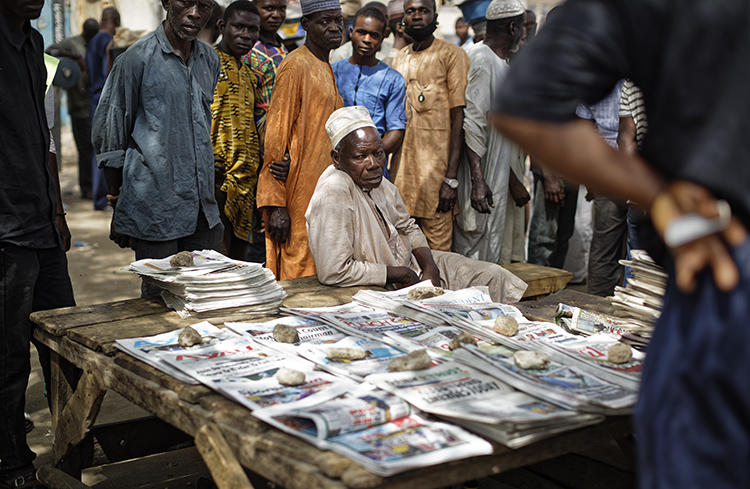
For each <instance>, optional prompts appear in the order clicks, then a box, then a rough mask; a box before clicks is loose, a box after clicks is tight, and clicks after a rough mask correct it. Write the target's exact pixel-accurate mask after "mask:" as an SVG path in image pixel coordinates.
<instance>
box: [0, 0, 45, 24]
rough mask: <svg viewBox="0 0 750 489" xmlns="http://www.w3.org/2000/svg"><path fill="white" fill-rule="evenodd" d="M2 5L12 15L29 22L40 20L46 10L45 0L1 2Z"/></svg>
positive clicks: (0, 0)
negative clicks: (43, 10) (44, 9)
mask: <svg viewBox="0 0 750 489" xmlns="http://www.w3.org/2000/svg"><path fill="white" fill-rule="evenodd" d="M0 3H1V4H2V6H3V7H4V8H5V9H6V10H8V11H10V12H11V13H12V14H15V15H17V16H18V17H21V18H22V19H29V20H30V19H36V18H39V16H40V15H42V8H44V0H0ZM3 15H5V14H3Z"/></svg>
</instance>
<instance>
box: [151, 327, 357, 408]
mask: <svg viewBox="0 0 750 489" xmlns="http://www.w3.org/2000/svg"><path fill="white" fill-rule="evenodd" d="M163 359H164V361H166V362H167V363H169V364H170V365H171V366H173V367H175V368H176V369H178V370H180V371H181V372H183V373H185V374H187V375H189V376H191V377H193V378H195V379H196V380H198V381H199V382H201V383H202V384H204V385H206V386H207V387H209V388H211V389H213V390H215V391H217V392H219V393H220V394H223V395H225V396H227V397H228V398H230V399H232V400H234V401H236V402H238V403H239V404H241V405H243V406H245V407H247V408H248V409H259V408H266V407H270V406H276V405H278V404H299V403H302V404H304V403H307V402H311V401H316V400H317V399H329V398H331V397H333V396H335V395H337V394H339V393H341V392H345V391H347V390H350V389H352V388H353V387H354V386H355V385H356V384H354V383H352V382H351V381H348V380H346V379H340V378H338V377H335V376H333V375H331V374H329V373H326V372H320V371H317V370H315V368H314V367H315V365H314V364H313V363H311V362H308V361H306V360H303V359H301V358H295V357H289V356H288V355H284V354H282V353H279V352H277V351H274V350H271V349H269V348H267V347H265V346H263V345H261V344H259V343H257V342H255V341H253V340H252V339H251V338H248V337H245V336H240V337H235V338H231V339H228V340H224V341H219V342H216V343H213V344H211V345H208V346H204V347H200V348H195V349H191V350H190V351H187V352H170V353H167V354H165V355H164V358H163ZM281 368H287V369H294V370H297V371H300V372H303V373H304V374H305V379H304V382H303V383H302V384H300V385H296V386H287V385H282V384H280V383H279V381H278V380H277V379H276V377H275V375H276V373H277V372H278V371H279V370H280V369H281Z"/></svg>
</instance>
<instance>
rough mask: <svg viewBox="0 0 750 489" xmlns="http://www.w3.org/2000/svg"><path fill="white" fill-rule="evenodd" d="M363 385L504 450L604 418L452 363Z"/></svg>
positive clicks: (372, 378) (385, 376)
mask: <svg viewBox="0 0 750 489" xmlns="http://www.w3.org/2000/svg"><path fill="white" fill-rule="evenodd" d="M365 380H366V381H367V382H369V383H371V384H374V385H376V386H378V387H380V388H381V389H383V390H386V391H388V392H392V393H393V394H395V395H397V396H399V397H401V398H403V399H404V400H405V401H408V402H409V403H411V404H413V405H414V406H416V407H417V408H419V409H421V410H423V411H425V412H428V413H431V414H435V415H438V416H441V417H446V418H448V419H449V420H450V421H452V422H454V423H458V424H461V425H463V426H465V427H467V428H469V429H471V430H472V431H475V432H476V433H478V434H480V435H484V436H488V437H491V438H493V439H494V440H496V441H498V442H500V443H502V444H504V445H506V446H508V447H510V448H518V447H520V446H524V445H527V444H529V443H531V442H533V441H537V440H539V439H541V438H543V437H545V436H548V435H549V434H553V433H559V432H561V431H565V430H568V429H574V428H578V427H580V426H584V425H587V424H593V423H597V422H599V421H601V420H602V419H604V418H603V417H602V416H599V415H592V414H582V413H576V412H574V411H569V410H565V409H562V408H560V407H558V406H555V405H553V404H550V403H548V402H544V401H542V400H539V399H536V398H534V397H531V396H529V395H528V394H524V393H522V392H519V391H517V390H515V389H513V388H512V387H510V386H509V385H507V384H505V383H503V382H501V381H499V380H497V379H495V378H493V377H490V376H488V375H485V374H482V373H480V372H478V371H477V370H474V369H473V368H471V367H468V366H464V365H460V364H458V363H455V362H447V363H443V364H441V365H438V366H435V367H432V368H430V369H428V370H421V371H414V372H393V373H386V374H375V375H370V376H368V377H367V378H366V379H365ZM465 421H468V422H470V423H471V426H468V425H466V424H464V422H465Z"/></svg>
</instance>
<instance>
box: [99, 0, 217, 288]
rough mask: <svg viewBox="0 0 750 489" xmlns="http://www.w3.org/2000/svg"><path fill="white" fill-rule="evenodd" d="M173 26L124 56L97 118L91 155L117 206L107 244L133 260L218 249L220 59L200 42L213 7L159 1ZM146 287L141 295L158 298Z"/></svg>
mask: <svg viewBox="0 0 750 489" xmlns="http://www.w3.org/2000/svg"><path fill="white" fill-rule="evenodd" d="M162 5H163V6H164V8H165V9H166V10H167V18H166V20H165V21H164V23H163V24H162V25H160V26H159V27H158V28H157V29H156V31H154V32H152V33H151V34H149V35H148V36H146V37H144V38H143V39H141V40H140V41H138V42H136V43H135V44H133V45H132V46H131V47H130V48H128V50H127V51H125V53H123V54H122V55H120V56H118V58H117V60H116V62H115V65H114V67H113V68H112V73H111V74H110V76H109V78H108V79H107V83H106V85H105V86H104V90H103V92H102V98H101V101H100V102H99V106H98V107H97V109H96V115H95V116H94V131H93V139H94V147H95V149H96V153H97V161H98V162H99V165H100V166H101V167H103V168H104V174H105V177H106V179H107V189H108V195H107V199H108V200H109V201H110V204H111V205H112V206H113V207H114V209H115V212H114V216H113V218H112V231H111V235H110V237H111V239H112V240H114V241H115V242H116V243H117V244H119V245H120V246H122V247H125V246H130V247H132V248H133V249H134V250H135V258H136V259H137V260H140V259H142V258H165V257H167V256H169V255H172V254H174V253H177V252H178V251H183V250H202V249H208V248H210V249H214V250H219V249H220V247H221V238H222V233H223V226H222V224H221V222H220V220H219V209H218V206H217V205H216V199H215V197H214V152H213V146H212V144H211V137H210V130H211V102H212V99H213V93H214V88H215V87H216V81H217V79H218V76H219V57H218V55H217V54H216V51H214V50H213V49H212V48H211V47H210V46H209V45H208V44H206V43H204V42H202V41H198V40H196V37H197V36H198V32H199V31H200V30H201V28H202V27H203V26H204V25H205V23H206V22H207V21H208V18H209V17H210V16H211V11H212V9H213V4H212V3H211V0H194V1H177V0H162ZM158 293H159V291H158V289H157V288H155V287H154V286H150V285H149V284H144V285H143V286H142V287H141V295H142V296H144V297H148V296H152V295H157V294H158Z"/></svg>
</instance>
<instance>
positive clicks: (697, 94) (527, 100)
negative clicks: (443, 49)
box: [495, 0, 750, 489]
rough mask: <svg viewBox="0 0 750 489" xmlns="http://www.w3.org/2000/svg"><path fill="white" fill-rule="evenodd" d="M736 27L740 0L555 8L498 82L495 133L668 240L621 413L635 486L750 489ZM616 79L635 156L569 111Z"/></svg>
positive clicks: (745, 196) (742, 10) (743, 97)
mask: <svg viewBox="0 0 750 489" xmlns="http://www.w3.org/2000/svg"><path fill="white" fill-rule="evenodd" d="M747 20H748V5H747V2H746V1H740V0H729V1H726V2H721V3H720V4H717V3H716V2H714V1H710V0H703V1H696V2H692V3H691V4H690V7H689V8H685V4H684V2H680V1H676V0H660V1H654V0H629V1H627V2H610V1H604V0H568V2H566V3H565V4H563V6H561V7H560V12H559V14H558V15H557V16H556V17H555V18H554V19H552V20H550V21H549V22H548V24H547V25H546V27H545V28H544V29H542V31H541V32H540V34H539V35H538V36H537V38H536V39H535V40H534V42H533V43H531V44H530V46H529V48H528V50H527V51H526V52H524V53H522V54H521V56H520V57H519V59H518V60H517V64H516V65H515V66H514V69H513V70H512V72H511V73H510V75H509V76H508V78H507V80H506V83H505V84H504V85H503V86H502V87H501V89H500V94H499V103H498V106H497V107H498V111H499V113H500V115H498V116H497V117H496V118H495V122H496V124H497V127H498V128H499V129H500V130H502V131H503V132H504V133H505V134H506V135H508V136H509V137H511V138H512V139H515V140H516V141H518V142H519V143H520V144H521V145H522V146H524V147H525V148H527V149H528V150H529V152H531V153H532V154H533V155H535V156H536V157H538V158H539V159H540V160H542V161H544V162H545V163H546V164H547V165H549V166H552V167H553V168H554V169H555V170H556V171H559V172H560V173H561V174H563V176H567V177H568V178H570V179H573V180H576V181H579V182H581V183H583V184H585V185H586V186H587V187H589V188H591V189H592V190H593V191H595V192H599V193H601V194H603V195H608V196H610V197H612V198H619V199H622V200H631V201H632V202H634V203H635V204H637V205H639V206H640V207H641V208H643V209H648V210H649V211H650V213H651V217H652V219H653V222H654V225H655V227H656V229H657V231H659V233H660V234H661V235H662V237H665V239H666V241H667V244H668V245H670V248H671V252H672V256H673V258H674V265H673V266H672V267H670V268H671V273H670V279H669V285H668V289H667V293H666V297H665V300H664V307H663V312H662V316H661V318H660V319H659V321H658V323H657V325H656V330H655V333H654V336H653V338H652V340H651V344H650V346H649V350H648V358H647V361H646V367H645V370H644V372H643V378H642V385H641V392H640V398H639V401H638V405H637V408H636V415H635V429H636V440H637V442H638V450H637V452H638V461H639V473H638V477H639V479H640V487H641V488H642V489H654V488H659V489H662V488H685V487H710V488H712V489H719V488H720V489H728V488H732V489H739V488H747V487H750V470H749V469H748V463H747V462H748V460H750V425H749V424H748V419H750V389H748V384H747V382H748V380H747V379H748V377H750V355H748V349H749V348H750V347H748V345H750V328H748V327H747V318H748V317H750V242H748V241H747V232H746V228H747V226H748V225H749V224H750V192H748V186H750V166H748V163H747V162H748V159H750V139H748V137H747V135H748V134H750V118H748V117H747V113H748V111H749V110H750V92H749V91H748V90H747V79H748V78H749V77H750V65H748V63H747V59H748V55H749V54H750V31H749V30H748V29H747V28H746V24H747ZM727 46H731V47H732V48H731V49H727ZM621 78H629V79H631V80H632V81H633V82H634V83H635V84H637V85H638V86H639V87H640V88H641V89H642V90H643V95H644V99H645V103H646V104H645V105H646V107H647V108H648V114H649V121H648V122H649V132H648V134H646V136H645V139H644V140H643V152H642V157H640V156H638V155H635V154H632V153H631V154H626V153H623V152H620V151H617V150H615V149H614V148H611V147H610V146H608V145H607V144H605V143H604V142H603V141H602V140H601V139H600V137H599V136H598V134H597V132H596V130H595V128H594V126H593V125H591V124H590V123H589V122H587V121H577V120H575V118H574V114H575V109H576V106H577V105H578V104H579V103H585V104H591V103H594V102H596V101H597V100H600V99H601V98H602V97H604V95H606V94H607V93H608V92H609V91H611V90H612V88H613V87H614V85H615V83H616V82H617V81H618V80H619V79H621ZM718 199H723V200H725V201H726V202H727V203H728V205H727V206H725V205H723V204H722V203H720V202H719V200H718ZM729 209H731V215H732V217H731V218H730V211H729ZM690 214H693V216H691V217H688V218H685V216H687V215H690ZM699 216H703V219H701V218H700V217H699Z"/></svg>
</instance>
